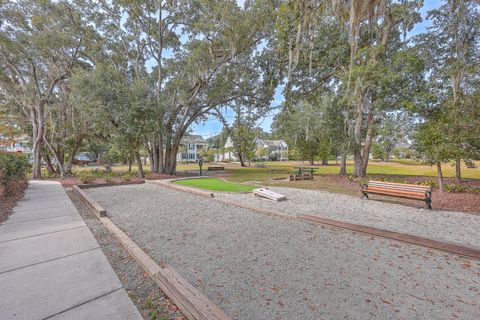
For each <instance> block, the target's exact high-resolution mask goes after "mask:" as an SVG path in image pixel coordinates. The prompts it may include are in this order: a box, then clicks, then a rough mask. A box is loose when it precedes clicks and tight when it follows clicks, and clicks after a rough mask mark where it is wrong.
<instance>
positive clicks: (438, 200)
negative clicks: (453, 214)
mask: <svg viewBox="0 0 480 320" xmlns="http://www.w3.org/2000/svg"><path fill="white" fill-rule="evenodd" d="M387 177H388V178H392V177H389V176H384V175H375V176H370V177H369V179H370V180H380V179H383V178H387ZM318 178H319V179H328V180H332V182H333V181H334V182H335V183H336V184H338V185H339V186H341V187H342V188H345V189H346V190H348V192H349V193H352V194H359V195H360V188H359V183H358V182H354V181H350V180H349V179H347V178H346V177H341V176H332V175H324V176H319V177H318ZM392 180H395V181H397V180H398V181H399V182H400V181H401V182H404V183H412V184H416V183H419V182H423V181H430V180H433V181H434V182H436V180H435V178H434V177H433V178H432V177H417V176H398V177H397V176H395V177H394V178H393V179H392ZM444 182H445V183H447V184H457V182H456V180H455V179H453V178H445V179H444ZM462 184H463V185H469V186H471V187H474V186H475V187H478V186H480V180H474V179H465V180H464V181H463V182H462ZM373 198H375V199H377V198H378V199H381V200H387V201H388V200H389V199H390V200H391V199H395V200H392V201H394V202H405V203H409V204H413V205H418V204H419V203H420V202H419V201H412V200H409V199H399V198H390V197H382V196H378V195H376V196H374V197H373ZM432 204H433V207H434V209H442V210H449V211H461V212H468V213H472V214H477V215H480V194H479V193H472V192H462V193H455V192H444V193H440V192H439V191H438V190H435V188H434V191H433V193H432ZM420 205H421V204H420Z"/></svg>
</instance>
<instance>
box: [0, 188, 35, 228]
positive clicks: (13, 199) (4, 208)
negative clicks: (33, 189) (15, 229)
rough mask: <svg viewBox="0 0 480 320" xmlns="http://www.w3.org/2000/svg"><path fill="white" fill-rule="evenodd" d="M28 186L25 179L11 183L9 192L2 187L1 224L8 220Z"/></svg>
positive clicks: (0, 202) (0, 193) (0, 194)
mask: <svg viewBox="0 0 480 320" xmlns="http://www.w3.org/2000/svg"><path fill="white" fill-rule="evenodd" d="M27 186H28V183H27V180H26V179H25V180H19V181H15V182H13V183H11V184H10V185H9V187H8V189H7V190H4V189H3V188H1V187H0V223H2V222H3V221H5V220H7V218H8V216H9V215H10V214H11V213H12V211H13V208H14V207H15V205H16V204H17V201H18V200H20V199H21V198H22V197H23V194H24V193H25V189H27Z"/></svg>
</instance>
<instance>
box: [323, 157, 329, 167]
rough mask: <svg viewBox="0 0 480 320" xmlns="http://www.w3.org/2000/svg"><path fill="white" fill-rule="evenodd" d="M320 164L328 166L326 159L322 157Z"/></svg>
mask: <svg viewBox="0 0 480 320" xmlns="http://www.w3.org/2000/svg"><path fill="white" fill-rule="evenodd" d="M322 166H328V159H326V158H325V159H322Z"/></svg>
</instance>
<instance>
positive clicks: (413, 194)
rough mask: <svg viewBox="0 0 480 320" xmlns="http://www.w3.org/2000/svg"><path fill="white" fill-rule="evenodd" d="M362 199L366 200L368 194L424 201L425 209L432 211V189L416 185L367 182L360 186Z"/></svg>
mask: <svg viewBox="0 0 480 320" xmlns="http://www.w3.org/2000/svg"><path fill="white" fill-rule="evenodd" d="M362 193H363V195H362V198H366V199H369V198H368V194H369V193H373V194H380V195H384V196H390V197H400V198H406V199H414V200H421V201H425V209H432V187H431V186H421V185H417V184H405V183H394V182H383V181H369V182H368V184H364V185H363V186H362Z"/></svg>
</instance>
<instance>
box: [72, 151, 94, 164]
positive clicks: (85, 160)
mask: <svg viewBox="0 0 480 320" xmlns="http://www.w3.org/2000/svg"><path fill="white" fill-rule="evenodd" d="M96 163H97V159H95V156H94V155H93V154H92V153H90V152H79V153H77V154H76V155H75V157H74V158H73V164H76V165H93V164H96Z"/></svg>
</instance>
